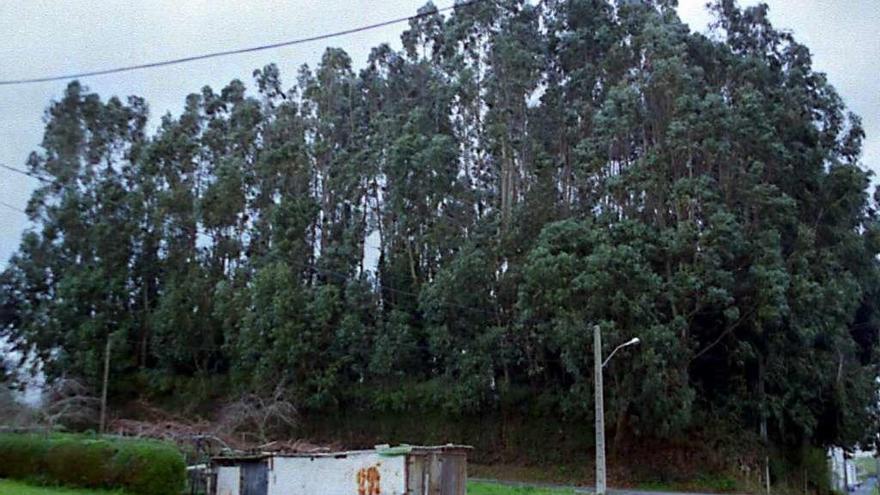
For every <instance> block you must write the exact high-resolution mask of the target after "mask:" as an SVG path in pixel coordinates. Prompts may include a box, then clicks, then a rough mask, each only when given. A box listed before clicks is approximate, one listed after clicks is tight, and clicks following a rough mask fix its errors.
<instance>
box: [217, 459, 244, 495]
mask: <svg viewBox="0 0 880 495" xmlns="http://www.w3.org/2000/svg"><path fill="white" fill-rule="evenodd" d="M216 490H217V491H216V492H215V494H216V495H241V468H239V467H238V466H218V467H217V485H216Z"/></svg>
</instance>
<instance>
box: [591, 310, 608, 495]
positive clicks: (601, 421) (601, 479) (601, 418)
mask: <svg viewBox="0 0 880 495" xmlns="http://www.w3.org/2000/svg"><path fill="white" fill-rule="evenodd" d="M593 362H594V363H595V368H596V387H595V388H596V400H595V402H596V495H605V491H606V480H605V403H604V402H605V401H604V391H603V390H602V365H603V363H602V332H601V330H600V329H599V325H594V326H593Z"/></svg>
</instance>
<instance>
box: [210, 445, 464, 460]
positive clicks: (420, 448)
mask: <svg viewBox="0 0 880 495" xmlns="http://www.w3.org/2000/svg"><path fill="white" fill-rule="evenodd" d="M471 450H473V447H471V446H469V445H457V444H451V443H450V444H446V445H397V446H394V447H392V446H390V445H377V446H376V447H375V448H373V449H367V450H345V451H338V452H252V453H246V454H236V455H223V456H218V457H214V458H213V461H214V462H215V463H216V464H220V465H234V464H239V463H243V462H251V461H259V460H262V459H268V458H270V457H308V458H328V457H331V458H337V459H342V458H345V457H349V456H357V455H368V454H379V455H381V456H398V455H409V454H415V455H423V454H428V453H432V452H450V453H462V454H463V453H466V452H468V451H471Z"/></svg>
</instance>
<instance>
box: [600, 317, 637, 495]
mask: <svg viewBox="0 0 880 495" xmlns="http://www.w3.org/2000/svg"><path fill="white" fill-rule="evenodd" d="M639 342H640V340H639V338H638V337H635V338H633V339H631V340H629V341H628V342H624V343H623V344H620V345H619V346H617V347H616V348H615V349H614V350H613V351H611V354H609V355H608V358H607V359H605V360H604V361H603V360H602V332H601V330H600V329H599V325H594V326H593V354H594V359H593V361H594V363H595V369H596V495H605V492H606V489H607V486H606V480H605V400H604V395H605V394H604V391H603V390H602V368H604V367H605V365H606V364H608V360H610V359H611V357H612V356H614V353H616V352H617V351H619V350H621V349H623V348H624V347H627V346H630V345H635V344H638V343H639Z"/></svg>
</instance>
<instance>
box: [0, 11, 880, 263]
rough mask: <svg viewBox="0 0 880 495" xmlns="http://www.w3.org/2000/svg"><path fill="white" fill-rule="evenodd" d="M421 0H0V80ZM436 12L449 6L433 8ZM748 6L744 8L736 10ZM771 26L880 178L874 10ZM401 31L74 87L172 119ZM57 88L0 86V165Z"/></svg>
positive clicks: (2, 217) (2, 180)
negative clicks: (808, 69) (193, 105)
mask: <svg viewBox="0 0 880 495" xmlns="http://www.w3.org/2000/svg"><path fill="white" fill-rule="evenodd" d="M423 3H424V1H423V0H384V1H378V0H371V1H366V0H287V1H281V0H278V1H255V0H249V1H241V0H152V1H147V2H132V1H130V0H124V1H123V0H112V1H109V0H102V1H96V0H88V1H86V0H66V1H64V2H61V1H55V0H0V79H15V78H29V77H38V76H45V75H51V74H59V73H69V72H79V71H85V70H94V69H103V68H110V67H115V66H122V65H130V64H136V63H143V62H151V61H157V60H165V59H169V58H177V57H184V56H189V55H194V54H199V53H205V52H212V51H218V50H226V49H232V48H240V47H247V46H253V45H259V44H264V43H272V42H278V41H284V40H289V39H294V38H300V37H305V36H312V35H316V34H321V33H325V32H329V31H337V30H341V29H347V28H351V27H356V26H360V25H363V24H371V23H374V22H379V21H384V20H387V19H392V18H397V17H400V16H404V15H410V14H412V13H415V11H416V9H417V8H418V7H419V6H420V5H422V4H423ZM435 3H436V4H437V5H438V6H439V7H445V6H447V5H449V4H451V3H452V0H435ZM745 3H746V4H751V3H754V2H752V1H746V2H745ZM767 3H769V5H770V17H771V20H772V21H773V22H774V24H775V25H776V26H778V27H782V28H786V29H790V30H791V31H793V32H794V34H795V36H796V38H797V39H798V40H799V41H800V42H802V43H804V44H806V45H807V46H808V47H810V49H811V50H812V52H813V54H814V63H815V66H816V67H817V68H818V69H819V70H821V71H823V72H826V73H827V74H828V76H829V78H830V80H831V82H832V83H833V84H834V85H835V86H836V87H837V89H838V91H839V92H840V94H841V95H842V96H843V98H844V100H845V101H846V103H847V104H848V105H849V107H850V108H851V109H852V110H854V111H855V112H857V113H858V114H860V115H861V116H862V117H863V119H864V124H865V128H866V131H867V134H868V138H867V143H866V147H865V155H864V162H865V164H866V165H867V166H869V167H871V168H872V169H874V170H880V78H878V75H880V74H878V70H877V69H878V64H877V54H878V53H880V29H878V28H880V2H877V0H768V2H767ZM679 4H680V8H679V11H680V15H681V17H682V18H683V19H684V20H685V22H687V23H689V24H690V25H691V28H692V29H695V30H704V29H705V26H706V24H707V23H708V22H709V20H710V17H709V15H708V13H707V12H706V10H705V8H704V4H705V0H679ZM403 29H404V24H399V25H395V26H390V27H386V28H382V29H376V30H373V31H368V32H364V33H360V34H356V35H351V36H346V37H344V38H337V39H333V40H329V41H321V42H316V43H311V44H306V45H298V46H294V47H288V48H281V49H277V50H272V51H265V52H259V53H255V54H248V55H237V56H231V57H226V58H221V59H213V60H207V61H200V62H194V63H189V64H184V65H178V66H171V67H163V68H159V69H152V70H144V71H137V72H129V73H124V74H116V75H110V76H99V77H94V78H88V79H84V80H83V83H84V84H86V85H87V86H88V87H89V88H90V89H91V90H92V91H96V92H98V93H99V94H101V95H102V97H104V98H107V97H109V96H111V95H119V96H127V95H132V94H133V95H139V96H143V97H145V98H146V99H147V102H148V103H149V105H150V109H151V114H152V116H153V123H155V121H156V117H158V116H161V115H162V114H164V113H166V112H169V111H170V112H173V113H177V112H178V111H179V109H180V108H181V107H182V105H183V99H184V97H185V96H186V95H187V94H189V93H192V92H194V91H198V90H199V89H200V88H201V87H202V86H204V85H210V86H212V87H214V88H215V89H219V88H221V87H223V86H224V85H225V84H226V83H227V82H229V81H230V80H231V79H234V78H239V79H242V80H244V81H245V82H246V83H250V81H251V78H250V74H251V72H252V71H253V69H255V68H257V67H262V66H263V65H265V64H267V63H270V62H275V63H277V64H278V66H279V67H280V69H281V73H282V76H283V77H284V76H286V77H285V81H286V84H285V86H289V85H290V84H291V83H292V82H293V79H294V77H295V73H296V69H297V68H298V67H299V66H300V65H301V64H303V63H309V64H310V65H312V66H314V65H315V62H316V61H317V60H318V59H319V58H320V55H321V53H322V52H323V50H324V48H325V47H326V46H327V45H328V44H329V45H332V46H338V47H341V48H343V49H345V50H346V51H348V53H349V54H350V55H351V57H352V59H353V61H354V63H355V66H356V68H360V67H362V66H363V65H364V63H365V62H366V58H367V55H368V54H369V51H370V49H371V48H372V47H374V46H376V45H378V44H380V43H382V42H389V43H392V46H399V34H400V32H401V31H402V30H403ZM64 86H65V83H60V82H55V83H42V84H35V85H28V86H14V87H13V86H5V87H0V163H3V164H6V165H11V166H16V167H23V165H24V162H25V159H26V158H27V155H28V153H29V152H30V151H31V150H34V149H36V148H37V146H38V144H39V142H40V139H41V135H42V130H43V122H42V116H43V110H44V109H45V107H46V105H47V104H48V102H49V101H50V100H51V99H53V98H57V97H58V96H59V95H60V94H61V92H62V90H63V88H64ZM35 182H36V181H35V180H33V179H30V178H28V177H25V176H21V175H18V174H15V173H12V172H9V171H6V170H3V169H0V200H2V201H3V202H4V203H8V204H11V205H12V206H14V207H16V208H20V209H24V207H25V204H26V203H27V199H28V197H29V196H30V193H31V190H32V189H33V187H34V186H35ZM27 226H28V222H27V218H26V217H25V215H23V214H22V213H20V212H16V211H13V210H11V209H9V208H7V207H5V206H0V268H2V267H3V266H5V264H6V262H7V260H8V258H9V256H10V255H11V254H12V253H13V251H14V250H15V249H16V247H17V246H18V242H19V239H20V237H21V233H22V232H23V231H24V230H25V229H26V228H27Z"/></svg>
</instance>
